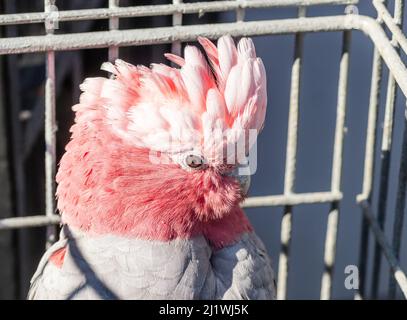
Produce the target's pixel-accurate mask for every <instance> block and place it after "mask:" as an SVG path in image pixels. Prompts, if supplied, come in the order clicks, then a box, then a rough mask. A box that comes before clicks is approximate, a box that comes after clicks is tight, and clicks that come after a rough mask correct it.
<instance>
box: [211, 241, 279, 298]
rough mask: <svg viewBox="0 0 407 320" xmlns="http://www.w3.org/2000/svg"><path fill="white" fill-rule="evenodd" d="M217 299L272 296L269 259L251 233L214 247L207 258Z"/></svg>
mask: <svg viewBox="0 0 407 320" xmlns="http://www.w3.org/2000/svg"><path fill="white" fill-rule="evenodd" d="M211 262H212V267H213V271H214V273H215V276H216V279H217V282H216V285H217V290H216V291H217V298H219V299H228V300H229V299H231V300H235V299H250V300H264V299H275V294H276V285H275V278H274V271H273V269H272V267H271V259H270V257H269V256H268V254H267V251H266V249H265V247H264V244H263V243H262V242H261V240H260V239H259V238H258V237H257V236H256V234H255V233H248V234H245V235H243V236H242V238H241V240H240V241H238V242H237V243H235V244H234V245H231V246H227V247H224V248H222V249H220V250H218V251H215V252H214V253H213V255H212V258H211Z"/></svg>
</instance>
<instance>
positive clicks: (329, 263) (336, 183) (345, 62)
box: [321, 31, 351, 300]
mask: <svg viewBox="0 0 407 320" xmlns="http://www.w3.org/2000/svg"><path fill="white" fill-rule="evenodd" d="M350 42H351V32H350V31H346V32H344V34H343V41H342V55H341V61H340V66H339V80H338V102H337V114H336V129H335V140H334V154H333V163H332V178H331V191H332V192H334V193H339V192H340V191H341V178H342V163H343V142H344V137H345V120H346V99H347V93H348V74H349V49H350ZM339 205H340V202H339V201H334V202H332V203H331V209H330V211H329V214H328V223H327V231H326V238H325V251H324V272H323V275H322V282H321V300H328V299H330V298H331V293H332V277H333V269H334V263H335V254H336V239H337V234H338V222H339Z"/></svg>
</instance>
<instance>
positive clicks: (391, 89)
mask: <svg viewBox="0 0 407 320" xmlns="http://www.w3.org/2000/svg"><path fill="white" fill-rule="evenodd" d="M403 11H404V2H403V1H402V0H396V1H395V3H394V22H395V23H396V24H397V25H398V26H399V27H402V24H403V16H404V15H403ZM392 44H393V46H394V47H395V49H396V50H397V52H400V48H399V45H398V43H397V41H396V39H395V37H394V36H393V39H392ZM396 99H397V86H396V81H395V79H394V77H393V75H392V74H391V73H389V79H388V83H387V93H386V109H385V116H384V124H383V135H382V146H381V155H380V156H381V168H380V183H379V186H380V187H379V202H378V215H377V220H378V225H379V227H380V228H381V229H382V230H383V229H384V226H385V221H386V206H387V193H388V188H389V173H390V160H391V148H392V140H393V126H394V121H393V120H394V111H395V103H396ZM381 258H382V249H381V246H380V244H379V243H378V242H377V241H376V243H375V248H374V258H373V272H372V298H373V299H377V296H378V291H379V280H380V268H381Z"/></svg>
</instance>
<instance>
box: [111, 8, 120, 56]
mask: <svg viewBox="0 0 407 320" xmlns="http://www.w3.org/2000/svg"><path fill="white" fill-rule="evenodd" d="M119 1H120V0H109V8H111V9H114V8H118V7H119ZM118 29H119V18H109V30H111V31H114V30H118ZM118 57H119V47H118V46H110V47H109V61H111V62H114V61H115V60H116V59H117V58H118Z"/></svg>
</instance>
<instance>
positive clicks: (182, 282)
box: [30, 234, 215, 299]
mask: <svg viewBox="0 0 407 320" xmlns="http://www.w3.org/2000/svg"><path fill="white" fill-rule="evenodd" d="M56 250H57V248H55V249H53V250H50V251H49V252H47V253H46V254H45V255H44V257H43V259H42V262H41V264H40V267H39V270H38V271H37V273H36V275H35V276H34V278H33V289H32V290H31V291H30V299H198V298H201V297H202V292H205V293H204V294H205V295H206V296H205V297H206V298H213V292H214V290H215V281H214V277H213V275H212V273H211V266H210V255H211V249H210V246H209V245H208V243H207V241H206V240H205V238H204V237H198V238H195V239H191V240H181V239H180V240H173V241H169V242H163V241H149V240H141V239H129V238H121V237H115V236H103V237H86V238H85V237H81V236H78V234H77V235H75V237H72V238H71V237H70V239H69V241H68V245H67V250H66V254H65V257H64V262H63V265H62V266H61V267H60V268H58V267H57V266H55V265H54V264H53V263H48V261H49V259H50V257H51V256H52V253H53V252H55V251H56ZM209 274H210V275H211V276H212V277H211V278H210V280H211V281H209V282H208V281H207V279H208V275H209Z"/></svg>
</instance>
